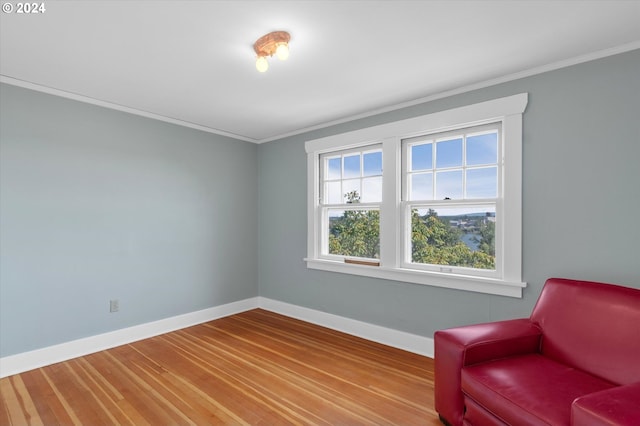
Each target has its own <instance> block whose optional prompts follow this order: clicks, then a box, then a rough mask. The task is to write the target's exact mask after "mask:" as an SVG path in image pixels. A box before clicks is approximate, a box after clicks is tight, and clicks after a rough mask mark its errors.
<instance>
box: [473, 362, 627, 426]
mask: <svg viewBox="0 0 640 426" xmlns="http://www.w3.org/2000/svg"><path fill="white" fill-rule="evenodd" d="M461 379H462V380H461V387H462V392H463V393H464V394H465V396H466V397H468V398H471V399H472V400H474V401H475V402H476V403H477V404H479V405H481V406H483V407H484V408H485V409H486V410H487V411H489V412H491V413H492V414H494V415H495V416H496V417H498V418H499V419H501V420H502V421H504V422H505V423H508V424H514V425H515V424H517V425H542V424H547V425H568V424H569V423H570V418H571V404H572V402H573V401H574V400H575V399H576V398H578V397H580V396H583V395H587V394H590V393H593V392H597V391H601V390H605V389H610V388H613V387H616V386H617V385H614V384H612V383H609V382H607V381H605V380H602V379H599V378H597V377H594V376H592V375H590V374H587V373H585V372H582V371H580V370H576V369H575V368H572V367H570V366H567V365H563V364H560V363H558V362H556V361H554V360H551V359H549V358H546V357H544V356H542V355H540V354H529V355H522V356H515V357H510V358H505V359H500V360H495V361H491V362H486V363H482V364H477V365H473V366H468V367H465V368H463V369H462V377H461ZM497 413H499V415H497Z"/></svg>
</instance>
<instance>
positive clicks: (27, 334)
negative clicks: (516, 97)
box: [0, 51, 640, 356]
mask: <svg viewBox="0 0 640 426" xmlns="http://www.w3.org/2000/svg"><path fill="white" fill-rule="evenodd" d="M638 70H640V52H639V51H634V52H629V53H625V54H621V55H617V56H613V57H609V58H605V59H601V60H597V61H593V62H589V63H585V64H581V65H577V66H574V67H570V68H565V69H561V70H557V71H553V72H549V73H545V74H541V75H537V76H533V77H528V78H525V79H522V80H518V81H513V82H509V83H505V84H500V85H497V86H494V87H490V88H486V89H482V90H477V91H474V92H470V93H466V94H462V95H457V96H452V97H449V98H445V99H441V100H437V101H434V102H429V103H425V104H421V105H417V106H414V107H411V108H406V109H403V110H398V111H394V112H390V113H386V114H382V115H379V116H374V117H369V118H366V119H362V120H357V121H353V122H349V123H345V124H341V125H338V126H333V127H330V128H326V129H322V130H318V131H314V132H309V133H307V134H304V135H299V136H295V137H290V138H286V139H283V140H280V141H274V142H269V143H266V144H262V145H260V146H256V145H252V144H249V143H245V142H240V141H234V140H231V139H228V138H224V137H221V136H215V135H211V134H207V133H203V132H199V131H195V130H191V129H186V128H181V127H178V126H174V125H170V124H166V123H162V122H158V121H154V120H149V119H145V118H141V117H137V116H133V115H129V114H125V113H121V112H117V111H112V110H108V109H103V108H100V107H96V106H92V105H87V104H83V103H80V102H75V101H71V100H67V99H63V98H58V97H55V96H50V95H46V94H42V93H37V92H32V91H29V90H25V89H21V88H17V87H13V86H8V85H1V86H0V90H1V92H0V101H1V110H0V119H1V120H2V122H1V133H0V143H1V145H0V160H1V164H0V173H1V174H0V256H1V257H0V356H8V355H12V354H16V353H20V352H24V351H28V350H32V349H37V348H42V347H46V346H50V345H53V344H57V343H62V342H66V341H69V340H73V339H78V338H82V337H87V336H91V335H95V334H99V333H103V332H107V331H112V330H117V329H120V328H123V327H128V326H133V325H136V324H141V323H145V322H149V321H154V320H158V319H162V318H167V317H171V316H174V315H178V314H181V313H187V312H193V311H196V310H199V309H204V308H208V307H213V306H217V305H221V304H224V303H229V302H233V301H237V300H242V299H245V298H249V297H254V296H256V295H258V294H260V295H262V296H265V297H269V298H272V299H276V300H281V301H284V302H288V303H293V304H296V305H300V306H305V307H309V308H312V309H318V310H322V311H325V312H328V313H333V314H337V315H342V316H345V317H348V318H354V319H358V320H361V321H366V322H369V323H372V324H378V325H381V326H385V327H389V328H394V329H398V330H402V331H407V332H410V333H415V334H418V335H423V336H428V337H430V336H431V335H432V333H433V332H434V331H435V330H437V329H439V328H444V327H450V326H455V325H459V324H467V323H474V322H480V321H489V320H496V319H503V318H513V317H518V316H526V315H528V314H529V312H530V309H531V307H532V306H533V304H534V303H535V300H536V298H537V296H538V294H539V292H540V289H541V287H542V284H543V282H544V280H545V279H546V278H547V277H550V276H563V277H570V278H580V279H591V280H601V281H608V282H617V283H620V284H626V285H629V286H633V287H640V272H639V270H640V268H639V266H638V264H639V263H640V262H639V261H638V260H639V259H640V257H639V256H638V246H639V244H640V227H639V226H638V225H637V223H636V222H637V212H639V211H640V189H639V184H640V167H639V166H638V161H639V160H638V159H639V158H640V124H639V120H638V111H640V79H638V77H637V75H638ZM521 92H528V93H529V105H528V108H527V111H526V112H525V115H524V185H523V196H524V206H523V211H524V217H523V220H524V235H523V245H524V246H523V257H524V259H523V270H524V277H523V278H524V280H526V281H527V282H528V283H529V285H528V287H527V288H526V289H525V291H524V297H523V298H522V299H513V298H507V297H500V296H489V295H483V294H478V293H471V292H463V291H456V290H448V289H442V288H435V287H428V286H421V285H415V284H407V283H401V282H394V281H385V280H378V279H370V278H362V277H356V276H351V275H343V274H335V273H328V272H321V271H313V270H308V269H306V265H305V263H304V262H303V260H302V259H303V257H304V256H305V255H306V253H305V252H306V238H307V237H306V218H307V214H306V154H305V151H304V142H305V141H306V140H309V139H315V138H318V137H322V136H327V135H331V134H337V133H341V132H345V131H349V130H354V129H359V128H363V127H368V126H372V125H377V124H381V123H385V122H390V121H395V120H399V119H404V118H409V117H413V116H418V115H422V114H427V113H431V112H436V111H441V110H444V109H448V108H453V107H457V106H462V105H466V104H470V103H475V102H479V101H484V100H488V99H493V98H497V97H501V96H507V95H512V94H516V93H521ZM256 236H257V237H256ZM258 292H259V293H258ZM116 298H117V299H119V300H120V305H121V311H120V312H118V313H116V314H109V312H108V308H109V303H108V302H109V299H116Z"/></svg>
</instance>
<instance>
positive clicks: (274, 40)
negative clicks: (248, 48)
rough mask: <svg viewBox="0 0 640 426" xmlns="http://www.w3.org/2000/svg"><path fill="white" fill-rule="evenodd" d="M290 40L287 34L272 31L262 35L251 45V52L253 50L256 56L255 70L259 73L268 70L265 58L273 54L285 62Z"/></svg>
mask: <svg viewBox="0 0 640 426" xmlns="http://www.w3.org/2000/svg"><path fill="white" fill-rule="evenodd" d="M290 39H291V36H290V35H289V33H288V32H286V31H274V32H272V33H269V34H266V35H263V36H262V37H260V38H259V39H258V40H257V41H256V42H255V43H253V50H255V51H256V55H258V58H257V59H256V69H257V70H258V71H260V72H265V71H266V70H268V69H269V62H268V61H267V56H273V55H274V54H275V55H276V56H277V57H278V59H280V60H281V61H286V60H287V58H288V57H289V40H290Z"/></svg>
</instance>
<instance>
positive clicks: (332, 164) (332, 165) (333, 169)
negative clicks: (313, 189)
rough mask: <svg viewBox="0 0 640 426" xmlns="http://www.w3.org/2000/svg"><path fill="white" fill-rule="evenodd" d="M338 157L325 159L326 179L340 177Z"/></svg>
mask: <svg viewBox="0 0 640 426" xmlns="http://www.w3.org/2000/svg"><path fill="white" fill-rule="evenodd" d="M340 172H341V170H340V157H335V158H329V159H327V177H326V179H340Z"/></svg>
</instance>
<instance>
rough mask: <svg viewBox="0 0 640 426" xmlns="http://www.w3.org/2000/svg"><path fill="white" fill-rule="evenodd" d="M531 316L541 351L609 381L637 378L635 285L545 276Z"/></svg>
mask: <svg viewBox="0 0 640 426" xmlns="http://www.w3.org/2000/svg"><path fill="white" fill-rule="evenodd" d="M531 320H532V321H533V322H535V323H537V324H538V325H539V326H540V328H541V329H542V347H541V351H542V353H543V354H545V355H546V356H548V357H550V358H553V359H555V360H557V361H559V362H562V363H564V364H567V365H570V366H572V367H576V368H578V369H580V370H583V371H586V372H589V373H591V374H593V375H595V376H598V377H600V378H602V379H605V380H608V381H610V382H612V383H615V384H620V385H624V384H629V383H634V382H640V289H633V288H629V287H622V286H619V285H613V284H604V283H596V282H590V281H576V280H567V279H560V278H551V279H549V280H547V282H546V283H545V285H544V288H543V289H542V293H541V294H540V298H539V299H538V302H537V303H536V306H535V307H534V308H533V312H532V314H531Z"/></svg>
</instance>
